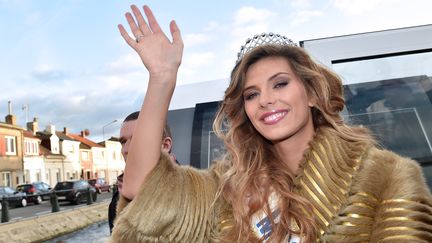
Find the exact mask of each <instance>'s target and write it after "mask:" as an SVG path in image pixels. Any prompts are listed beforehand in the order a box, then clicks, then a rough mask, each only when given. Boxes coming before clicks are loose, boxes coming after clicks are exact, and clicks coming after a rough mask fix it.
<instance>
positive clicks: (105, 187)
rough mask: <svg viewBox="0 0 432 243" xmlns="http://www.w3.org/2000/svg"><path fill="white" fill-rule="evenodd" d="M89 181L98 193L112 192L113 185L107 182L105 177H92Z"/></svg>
mask: <svg viewBox="0 0 432 243" xmlns="http://www.w3.org/2000/svg"><path fill="white" fill-rule="evenodd" d="M88 183H89V184H90V185H91V186H92V187H94V188H95V189H96V191H97V192H98V193H101V192H111V186H110V185H109V184H108V183H106V181H105V179H104V178H98V179H90V180H88Z"/></svg>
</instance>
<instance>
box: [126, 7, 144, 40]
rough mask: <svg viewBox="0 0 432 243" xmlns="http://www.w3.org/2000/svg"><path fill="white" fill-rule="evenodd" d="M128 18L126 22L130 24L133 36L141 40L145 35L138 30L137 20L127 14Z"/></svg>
mask: <svg viewBox="0 0 432 243" xmlns="http://www.w3.org/2000/svg"><path fill="white" fill-rule="evenodd" d="M125 16H126V20H127V22H128V24H129V27H130V29H131V31H132V34H133V35H134V36H135V38H139V37H140V36H142V35H143V33H142V32H141V30H140V29H139V28H138V26H137V25H136V23H135V19H134V18H133V17H132V14H131V13H129V12H127V13H126V14H125Z"/></svg>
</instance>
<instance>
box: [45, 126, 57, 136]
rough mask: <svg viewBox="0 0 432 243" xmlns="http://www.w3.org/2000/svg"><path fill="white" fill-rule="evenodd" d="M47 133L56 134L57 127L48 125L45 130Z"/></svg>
mask: <svg viewBox="0 0 432 243" xmlns="http://www.w3.org/2000/svg"><path fill="white" fill-rule="evenodd" d="M45 131H46V132H47V133H49V134H55V126H54V125H48V126H47V127H46V128H45Z"/></svg>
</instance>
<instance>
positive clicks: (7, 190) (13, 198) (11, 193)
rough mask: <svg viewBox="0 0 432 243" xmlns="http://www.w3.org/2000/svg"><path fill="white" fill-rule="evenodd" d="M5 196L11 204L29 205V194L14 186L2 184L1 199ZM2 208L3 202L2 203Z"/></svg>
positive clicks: (16, 205)
mask: <svg viewBox="0 0 432 243" xmlns="http://www.w3.org/2000/svg"><path fill="white" fill-rule="evenodd" d="M3 197H4V198H5V199H6V201H7V202H8V203H9V205H10V206H14V207H25V206H27V195H26V194H25V193H24V192H19V191H16V190H14V189H13V188H12V187H8V186H0V199H2V198H3ZM0 208H1V203H0Z"/></svg>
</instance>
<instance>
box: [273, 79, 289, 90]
mask: <svg viewBox="0 0 432 243" xmlns="http://www.w3.org/2000/svg"><path fill="white" fill-rule="evenodd" d="M288 83H289V82H288V80H285V79H283V80H279V81H277V82H276V83H275V84H274V86H273V88H274V89H280V88H283V87H285V86H287V85H288Z"/></svg>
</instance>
